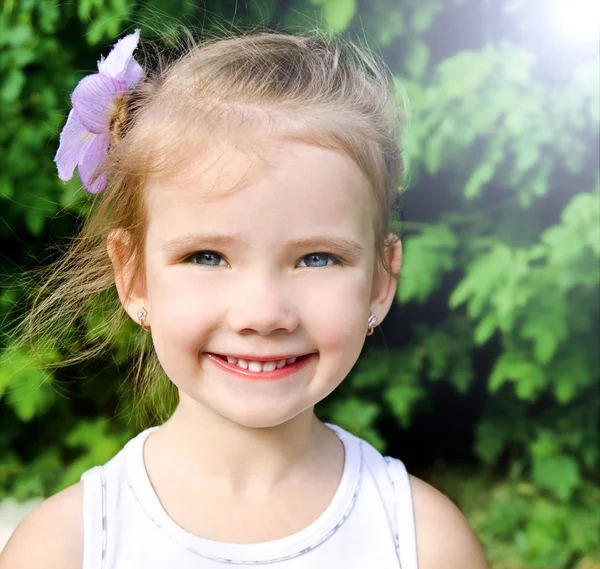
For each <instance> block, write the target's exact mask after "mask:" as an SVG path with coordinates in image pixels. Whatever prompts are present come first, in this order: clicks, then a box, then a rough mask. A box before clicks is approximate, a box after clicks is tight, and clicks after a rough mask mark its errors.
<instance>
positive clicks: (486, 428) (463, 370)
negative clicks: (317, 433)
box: [0, 0, 600, 569]
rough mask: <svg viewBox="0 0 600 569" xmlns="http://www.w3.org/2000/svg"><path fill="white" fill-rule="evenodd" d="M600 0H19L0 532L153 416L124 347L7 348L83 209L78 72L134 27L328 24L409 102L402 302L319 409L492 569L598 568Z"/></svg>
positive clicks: (5, 278)
mask: <svg viewBox="0 0 600 569" xmlns="http://www.w3.org/2000/svg"><path fill="white" fill-rule="evenodd" d="M599 6H600V4H599V3H598V2H597V1H596V2H594V1H585V0H529V1H527V0H488V1H486V0H248V1H246V2H245V1H241V0H240V1H233V0H203V1H202V2H200V1H196V2H194V1H189V0H145V1H138V0H70V1H68V2H67V1H64V2H63V1H53V2H48V1H47V0H3V2H2V4H1V7H0V144H1V147H0V148H1V153H0V279H1V281H0V282H1V286H0V333H1V334H2V335H1V336H0V531H1V530H2V524H3V523H4V524H5V526H6V527H5V528H4V529H5V533H8V532H9V531H10V530H11V529H12V526H11V524H12V523H13V522H14V520H15V519H16V518H17V517H18V516H19V515H22V512H23V511H24V510H23V507H21V506H16V505H15V503H21V502H26V501H28V500H31V499H33V500H34V501H35V500H37V499H39V498H41V497H42V496H47V495H49V494H51V493H54V492H56V491H57V490H59V489H61V488H63V487H64V486H66V485H68V484H71V483H73V482H74V481H76V480H77V479H78V477H79V475H80V474H81V473H82V472H83V471H84V470H85V469H87V468H89V467H91V466H93V465H96V464H100V463H103V462H105V461H106V460H107V459H109V458H110V457H111V456H112V455H114V454H115V453H116V452H117V451H118V450H119V449H120V448H121V446H122V445H123V444H124V442H125V441H126V440H128V439H129V438H130V437H131V436H132V435H133V434H135V433H136V432H137V431H139V430H141V429H142V428H143V427H145V426H146V424H144V423H143V421H142V420H141V419H139V418H136V415H135V414H134V413H133V412H132V403H131V392H130V390H129V386H128V383H127V364H128V363H129V362H128V356H127V351H126V350H125V349H123V346H122V345H116V346H115V348H114V350H113V351H112V352H111V353H106V354H105V355H104V356H102V357H101V358H98V359H96V360H94V361H90V362H87V363H85V364H79V365H72V366H68V367H66V368H62V369H58V370H56V371H52V372H49V371H43V370H42V369H40V366H39V360H40V359H41V360H42V361H45V362H47V363H52V362H57V361H60V360H61V358H64V357H65V356H64V354H61V353H60V352H56V351H52V350H49V351H48V352H47V353H36V354H32V353H31V352H28V351H27V350H26V349H22V348H17V347H15V345H13V343H11V340H10V339H9V332H10V330H11V329H12V328H13V326H14V323H15V321H16V320H17V318H18V315H19V313H20V312H21V311H22V310H23V309H24V308H26V305H27V302H28V300H27V298H26V297H25V295H24V291H23V289H22V286H21V285H20V284H19V283H20V280H19V279H20V276H21V275H22V274H23V272H24V271H27V270H29V269H31V268H33V267H36V266H39V265H40V264H43V263H45V262H46V261H47V260H48V258H49V251H50V250H51V248H52V247H53V245H55V244H59V245H60V243H62V242H64V240H66V239H68V238H69V237H70V236H73V235H74V234H75V232H76V230H77V227H78V226H79V223H80V221H81V219H82V216H83V215H84V214H85V212H86V211H87V209H86V208H87V207H88V205H87V204H88V201H87V198H86V196H85V195H84V193H83V192H82V191H81V190H80V188H79V185H78V181H77V180H74V181H72V182H70V183H68V184H63V183H61V182H59V180H58V178H57V176H56V173H55V169H54V163H53V156H54V153H55V151H56V148H57V145H58V132H59V131H60V129H61V128H62V125H63V123H64V121H65V118H66V114H67V112H68V109H69V94H70V93H71V91H72V90H73V88H74V86H75V85H76V83H77V81H78V80H79V79H81V77H83V76H84V75H85V74H88V73H93V72H94V71H95V69H96V60H97V59H99V56H100V54H104V55H106V54H107V53H108V51H109V50H110V47H111V46H112V44H113V43H114V40H115V39H116V38H117V37H119V36H122V35H123V34H125V33H126V32H130V31H132V29H133V28H134V27H140V28H141V29H142V37H144V38H156V39H159V40H161V41H163V42H166V43H167V44H169V43H170V42H173V41H174V38H175V37H176V32H177V30H178V29H179V28H180V26H182V25H183V26H185V27H189V28H192V29H204V30H211V29H213V28H214V29H216V28H226V29H230V28H232V27H237V28H241V29H247V28H248V27H251V26H253V25H261V26H267V27H270V28H274V27H278V28H280V29H281V28H284V29H287V30H294V29H299V30H302V29H314V28H316V27H318V28H321V29H323V28H327V29H329V30H331V31H332V32H333V33H339V34H344V35H346V36H348V37H350V38H352V39H354V40H356V41H358V42H359V43H361V44H362V45H368V46H370V47H371V49H373V50H375V51H376V52H378V53H379V54H380V55H381V56H382V57H383V58H384V59H385V61H386V62H387V64H388V66H389V67H390V68H391V70H392V72H393V74H394V76H395V77H396V85H397V91H398V104H399V105H402V106H403V108H404V110H405V112H406V114H407V116H408V117H409V120H408V121H407V124H406V126H405V131H404V133H403V145H404V149H405V150H404V152H405V157H406V164H407V174H406V176H405V180H404V183H403V187H402V188H401V190H400V195H401V201H400V203H401V206H400V211H399V216H398V217H399V219H398V222H397V227H396V231H397V232H398V234H399V235H401V237H402V239H403V241H404V251H405V260H404V265H403V270H402V275H401V278H400V284H399V289H398V296H397V302H396V304H395V306H394V307H393V309H392V312H391V314H390V316H389V317H388V319H387V320H386V321H385V322H384V324H383V325H382V326H381V327H380V328H378V329H377V331H376V334H375V335H374V336H372V337H371V338H369V339H368V341H367V344H366V346H365V350H364V353H363V354H362V356H361V359H360V360H359V363H358V365H357V367H356V369H355V370H354V372H353V373H352V375H351V377H350V378H349V379H348V380H347V381H346V382H345V383H344V384H343V385H342V386H341V387H340V389H339V390H338V391H337V392H336V393H335V394H334V395H332V396H331V397H330V398H329V399H327V400H326V401H324V402H323V403H322V404H320V405H319V407H318V409H317V411H318V415H319V416H320V417H321V418H323V419H325V420H328V421H332V422H335V423H338V424H339V425H341V426H342V427H344V428H346V429H348V430H350V431H352V432H354V433H356V434H357V435H359V436H362V437H364V438H366V439H367V440H369V441H370V442H372V443H373V444H374V445H375V446H377V447H378V448H379V449H380V450H381V451H382V452H385V453H387V454H390V455H392V456H397V457H399V458H401V459H403V460H404V462H405V463H406V464H407V466H408V468H409V470H410V471H412V472H413V473H414V474H416V475H418V476H420V477H422V478H424V479H425V480H427V481H429V482H431V483H432V484H434V485H435V486H437V487H438V488H440V489H441V490H443V491H444V492H445V493H447V494H448V495H449V496H450V497H451V498H452V499H453V500H454V501H455V502H457V503H458V505H459V506H460V507H461V509H462V510H463V512H464V514H465V516H466V517H467V518H468V520H469V522H470V523H471V525H472V526H473V528H474V529H475V531H476V532H477V534H478V536H479V538H480V540H481V541H482V543H483V546H484V548H485V551H486V554H487V556H488V559H489V562H490V565H491V567H493V568H494V569H501V568H502V569H567V568H573V569H575V568H577V569H593V568H595V569H598V568H599V567H600V486H599V479H600V476H599V475H600V467H599V462H598V453H599V447H600V444H599V442H600V441H599V419H598V418H599V411H600V409H599V407H600V183H599V164H598V160H599V158H598V156H599V120H600V102H599V28H600V14H599ZM99 318H101V313H98V315H96V316H95V317H94V316H93V315H92V317H90V319H89V321H85V322H81V323H79V325H80V326H81V330H82V332H83V333H82V339H81V341H82V342H86V341H93V335H94V326H95V325H96V324H97V320H98V319H99ZM34 355H35V358H34ZM25 507H28V506H25ZM19 508H21V509H19ZM15 512H16V513H15ZM19 512H20V513H19ZM2 513H4V516H5V517H4V518H2V515H3V514H2ZM3 520H4V521H3ZM0 546H1V545H0Z"/></svg>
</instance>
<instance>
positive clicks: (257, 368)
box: [206, 353, 313, 379]
mask: <svg viewBox="0 0 600 569" xmlns="http://www.w3.org/2000/svg"><path fill="white" fill-rule="evenodd" d="M206 355H207V357H208V358H209V359H210V360H212V361H213V362H214V363H216V364H218V365H219V366H221V367H223V368H225V369H226V370H228V371H232V372H234V373H240V374H241V375H243V376H244V377H246V378H251V377H254V378H256V379H279V378H283V377H286V376H288V375H290V374H291V373H294V372H295V371H298V370H299V369H300V368H301V367H304V365H305V364H306V363H307V362H308V360H309V359H310V357H311V356H312V355H313V354H307V355H303V356H294V357H289V358H282V359H261V360H258V359H251V358H250V357H247V358H237V357H233V356H226V355H222V354H214V353H207V354H206Z"/></svg>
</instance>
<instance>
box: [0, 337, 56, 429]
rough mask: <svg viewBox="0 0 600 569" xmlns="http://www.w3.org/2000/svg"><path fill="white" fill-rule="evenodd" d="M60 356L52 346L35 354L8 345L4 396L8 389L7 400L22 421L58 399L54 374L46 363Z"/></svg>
mask: <svg viewBox="0 0 600 569" xmlns="http://www.w3.org/2000/svg"><path fill="white" fill-rule="evenodd" d="M56 360H58V354H56V353H55V352H53V351H51V350H47V351H46V352H40V353H38V354H37V356H36V357H35V358H34V357H32V355H31V354H29V353H27V352H24V351H22V350H16V349H7V350H5V351H4V353H2V356H1V357H0V397H1V396H2V392H6V402H7V404H8V405H9V406H10V407H11V408H12V409H13V411H14V412H15V414H16V415H17V417H19V419H21V421H24V422H29V421H31V419H33V417H35V416H36V415H38V414H40V413H43V412H44V411H45V410H46V409H47V408H48V407H49V406H50V404H51V403H52V402H53V401H54V398H55V393H54V391H53V389H52V387H51V381H52V376H51V375H49V374H48V373H46V372H44V371H43V366H44V365H46V364H48V363H51V362H54V361H56Z"/></svg>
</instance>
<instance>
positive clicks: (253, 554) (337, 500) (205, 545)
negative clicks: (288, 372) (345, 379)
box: [125, 423, 362, 565]
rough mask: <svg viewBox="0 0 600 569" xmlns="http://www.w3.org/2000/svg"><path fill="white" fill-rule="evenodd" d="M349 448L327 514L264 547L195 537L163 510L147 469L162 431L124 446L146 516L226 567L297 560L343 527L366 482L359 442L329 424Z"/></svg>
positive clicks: (177, 539) (131, 482)
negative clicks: (151, 440)
mask: <svg viewBox="0 0 600 569" xmlns="http://www.w3.org/2000/svg"><path fill="white" fill-rule="evenodd" d="M326 426H327V427H329V428H330V429H332V430H333V431H334V432H335V434H336V435H337V436H338V438H339V439H340V440H341V442H342V444H343V445H344V452H345V455H344V470H343V473H342V478H341V480H340V484H339V486H338V488H337V490H336V492H335V494H334V496H333V499H332V500H331V502H330V504H329V506H328V507H327V508H326V510H325V511H324V512H323V513H322V514H321V515H320V516H319V517H318V518H317V519H316V520H315V521H314V522H312V523H311V524H310V525H308V526H307V527H305V528H304V529H302V530H300V531H298V532H296V533H294V534H292V535H290V536H286V537H283V538H281V539H276V540H273V541H266V542H260V543H249V544H248V543H229V542H222V541H213V540H209V539H205V538H202V537H199V536H197V535H194V534H192V533H190V532H188V531H187V530H185V529H184V528H182V527H181V526H179V525H178V524H177V523H176V522H175V521H174V520H173V519H172V518H171V517H170V516H169V514H167V512H166V510H165V509H164V508H163V506H162V504H161V502H160V500H159V499H158V496H157V494H156V492H155V491H154V488H153V487H152V484H151V482H150V478H149V477H148V473H147V471H146V467H145V465H144V455H143V451H144V443H145V441H146V439H147V437H148V435H149V434H150V433H151V432H152V431H153V430H155V429H156V428H157V427H152V428H150V429H147V430H145V431H142V432H141V433H140V434H139V435H138V436H137V437H135V438H134V439H132V440H131V441H130V442H129V443H128V444H127V446H126V447H125V462H126V469H127V476H128V478H129V485H130V488H131V489H132V491H133V493H134V495H135V496H136V498H137V500H138V502H139V503H140V505H141V507H142V508H143V509H144V511H145V513H146V515H147V516H148V517H149V518H150V519H151V520H152V521H153V522H154V523H155V524H156V525H157V526H158V527H159V528H160V529H161V530H163V531H164V532H165V533H166V534H167V535H168V536H169V537H170V538H171V539H173V540H174V541H175V542H176V543H178V544H179V545H180V546H181V547H183V548H184V549H187V550H188V551H191V552H192V553H195V554H197V555H199V556H201V557H205V558H208V559H212V560H214V561H220V562H223V563H238V564H245V565H253V564H260V563H273V562H276V561H284V560H286V559H290V558H292V557H297V556H299V555H302V554H304V553H307V552H308V551H310V550H311V549H314V548H315V547H317V546H318V545H320V544H321V543H323V542H324V541H325V540H327V539H328V538H329V537H331V536H332V535H333V534H334V533H335V531H336V530H337V529H338V528H339V527H340V526H341V525H342V524H343V523H344V521H345V520H346V518H347V517H348V515H349V514H350V512H351V511H352V507H353V506H354V503H355V502H356V498H357V495H358V490H359V487H360V482H361V471H362V449H361V445H360V439H357V438H356V437H353V436H352V435H350V433H348V432H346V431H344V430H343V429H341V428H340V427H338V426H336V425H330V424H327V423H326Z"/></svg>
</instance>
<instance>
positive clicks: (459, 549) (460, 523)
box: [410, 476, 488, 569]
mask: <svg viewBox="0 0 600 569" xmlns="http://www.w3.org/2000/svg"><path fill="white" fill-rule="evenodd" d="M410 483H411V487H412V494H413V503H414V510H415V527H416V533H417V555H418V561H419V569H439V568H440V567H444V569H487V567H488V565H487V562H486V560H485V557H484V555H483V551H482V550H481V546H480V545H479V542H478V541H477V538H476V537H475V534H474V533H473V531H472V530H471V528H470V527H469V525H468V524H467V522H466V521H465V518H464V517H463V515H462V514H461V513H460V510H459V509H458V508H457V507H456V506H455V505H454V503H453V502H452V501H451V500H450V499H448V498H447V497H446V496H444V495H443V494H442V493H441V492H439V491H438V490H436V489H435V488H434V487H433V486H430V485H429V484H427V483H426V482H423V480H420V479H419V478H416V477H414V476H411V477H410Z"/></svg>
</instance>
